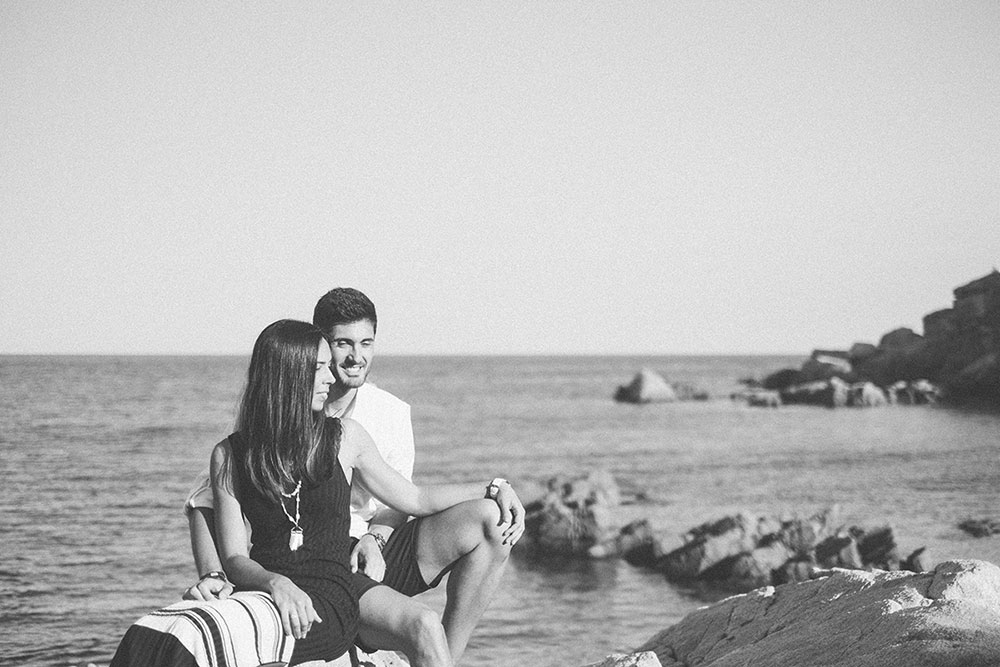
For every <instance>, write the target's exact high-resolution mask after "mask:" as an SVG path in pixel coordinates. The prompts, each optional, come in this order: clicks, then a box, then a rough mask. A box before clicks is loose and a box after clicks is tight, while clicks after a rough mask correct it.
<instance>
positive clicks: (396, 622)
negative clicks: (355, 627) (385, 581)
mask: <svg viewBox="0 0 1000 667" xmlns="http://www.w3.org/2000/svg"><path fill="white" fill-rule="evenodd" d="M358 604H359V606H360V608H361V624H360V628H359V633H358V634H359V637H360V639H361V642H362V643H363V644H365V645H366V646H369V647H374V648H378V649H389V650H393V651H402V652H403V653H405V654H406V657H408V658H409V659H410V665H412V667H453V665H454V662H453V661H452V658H451V655H450V653H449V651H448V640H447V638H446V637H445V632H444V628H443V627H442V626H441V620H440V618H438V615H437V612H435V611H434V610H433V609H431V608H430V607H428V606H427V605H425V604H423V603H420V602H417V601H416V600H414V599H413V598H409V597H406V596H405V595H403V594H402V593H397V592H396V591H394V590H392V589H391V588H389V587H388V586H376V587H374V588H370V589H368V591H366V592H365V594H364V595H362V596H361V600H360V601H359V603H358Z"/></svg>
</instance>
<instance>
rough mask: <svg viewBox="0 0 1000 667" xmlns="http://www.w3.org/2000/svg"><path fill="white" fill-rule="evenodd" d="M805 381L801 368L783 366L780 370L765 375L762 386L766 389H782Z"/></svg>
mask: <svg viewBox="0 0 1000 667" xmlns="http://www.w3.org/2000/svg"><path fill="white" fill-rule="evenodd" d="M803 381H804V379H803V377H802V371H800V370H799V369H797V368H782V369H781V370H780V371H775V372H774V373H771V374H770V375H768V376H767V377H765V378H764V381H763V382H762V383H761V386H762V387H764V389H772V390H781V389H785V388H786V387H791V386H792V385H794V384H801V383H802V382H803Z"/></svg>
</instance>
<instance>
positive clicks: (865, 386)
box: [847, 382, 889, 408]
mask: <svg viewBox="0 0 1000 667" xmlns="http://www.w3.org/2000/svg"><path fill="white" fill-rule="evenodd" d="M847 404H848V405H849V406H852V407H862V408H874V407H881V406H883V405H888V404H889V399H888V398H887V397H886V395H885V392H884V391H882V390H881V389H880V388H879V387H877V386H875V384H874V383H872V382H855V383H854V384H852V385H851V386H850V387H849V388H848V392H847Z"/></svg>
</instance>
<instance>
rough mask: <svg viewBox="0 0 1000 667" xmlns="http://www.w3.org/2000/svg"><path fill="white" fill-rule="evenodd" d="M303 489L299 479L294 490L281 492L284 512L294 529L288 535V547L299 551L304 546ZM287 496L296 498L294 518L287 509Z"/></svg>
mask: <svg viewBox="0 0 1000 667" xmlns="http://www.w3.org/2000/svg"><path fill="white" fill-rule="evenodd" d="M301 491H302V481H301V480H299V482H298V483H297V484H296V485H295V490H294V491H292V492H291V493H285V492H284V491H282V492H281V511H282V512H284V513H285V516H287V517H288V520H289V521H291V522H292V530H291V532H290V533H289V535H288V549H289V550H290V551H297V550H298V548H299V547H301V546H302V539H303V536H302V526H300V525H299V495H300V492H301ZM285 498H295V518H294V519H293V518H292V515H291V514H289V513H288V510H287V509H285Z"/></svg>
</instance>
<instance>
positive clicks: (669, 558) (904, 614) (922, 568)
mask: <svg viewBox="0 0 1000 667" xmlns="http://www.w3.org/2000/svg"><path fill="white" fill-rule="evenodd" d="M642 499H643V495H642V493H641V492H636V491H631V492H625V491H622V490H621V489H620V488H619V487H618V485H617V483H616V482H615V480H614V478H613V477H612V476H611V475H610V474H608V473H607V472H605V471H595V472H594V473H592V474H590V475H588V476H585V477H575V478H566V477H554V478H552V479H550V480H549V482H548V484H547V487H546V491H545V492H544V494H543V495H542V497H541V498H539V499H537V500H536V501H534V502H532V503H529V504H528V505H527V506H526V510H527V514H526V526H527V530H526V532H525V537H524V538H523V541H524V552H523V553H522V557H526V558H545V557H549V556H552V555H559V556H563V557H565V556H571V557H573V556H575V557H579V558H622V559H624V560H626V561H628V562H629V563H631V564H632V565H634V566H638V567H644V568H650V569H654V570H656V571H659V572H661V573H662V574H663V575H664V576H665V578H666V579H667V580H669V581H674V582H678V583H683V582H691V581H699V582H705V583H708V584H710V585H711V586H713V587H716V588H718V589H721V590H729V591H736V592H737V594H736V595H733V596H731V597H728V598H726V599H724V600H722V601H720V602H717V603H715V604H713V605H709V606H707V607H703V608H701V609H699V610H697V611H695V612H692V613H691V614H689V615H688V616H686V617H685V618H684V619H683V620H681V621H680V622H679V623H677V624H675V625H673V626H671V627H669V628H667V629H665V630H663V631H662V632H660V633H658V634H656V635H655V636H654V637H652V638H650V639H649V640H648V641H647V642H646V643H644V644H643V645H641V646H639V647H638V648H637V649H636V651H635V652H634V653H630V654H616V655H611V656H608V657H606V658H605V659H604V660H603V661H599V662H595V663H591V664H590V665H587V667H656V666H657V665H662V666H663V667H681V666H682V665H693V664H697V665H702V666H704V667H736V666H737V665H757V664H760V665H768V666H769V667H786V666H787V667H793V666H794V667H799V666H800V665H829V666H835V667H847V666H848V665H850V666H852V667H859V666H862V667H863V666H869V665H870V666H871V667H876V666H881V665H889V664H892V665H896V664H898V665H904V664H905V665H915V666H921V667H958V666H959V665H962V666H966V667H979V666H983V667H985V666H987V665H991V666H995V665H1000V568H998V567H997V566H996V565H994V564H991V563H988V562H985V561H977V560H954V561H946V562H943V563H940V564H937V565H936V566H934V567H931V565H930V561H929V560H928V557H927V554H926V553H925V552H924V550H923V549H922V548H921V549H917V550H915V551H914V552H913V553H911V554H909V555H908V556H907V557H905V558H903V557H901V555H900V554H899V553H898V552H897V548H896V541H895V537H894V535H893V531H892V528H891V527H888V526H880V527H876V528H874V529H869V530H865V529H862V528H860V527H858V526H843V525H841V524H840V522H839V519H838V514H837V510H836V508H835V507H834V508H829V509H827V510H825V511H822V512H819V513H816V514H814V515H812V516H809V517H807V518H796V517H791V518H780V519H777V518H774V517H757V516H753V515H750V514H740V515H736V516H731V517H723V518H721V519H720V520H718V521H715V522H711V523H708V524H704V525H702V526H696V527H694V528H692V529H691V530H690V531H689V532H688V533H687V534H686V535H685V536H684V544H683V545H682V546H681V547H679V548H677V549H673V550H671V551H665V549H664V548H663V544H664V543H663V542H662V541H660V540H659V539H658V538H657V536H656V535H654V534H653V533H652V531H651V529H650V528H649V523H648V521H646V520H639V521H633V522H631V523H629V524H627V525H626V526H624V527H623V528H620V527H619V525H620V523H619V521H618V512H617V509H618V508H619V506H620V505H622V504H629V503H632V502H641V501H642ZM977 528H980V529H981V530H983V531H984V534H991V533H990V531H992V528H993V524H989V525H985V526H982V527H980V526H978V525H977Z"/></svg>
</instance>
